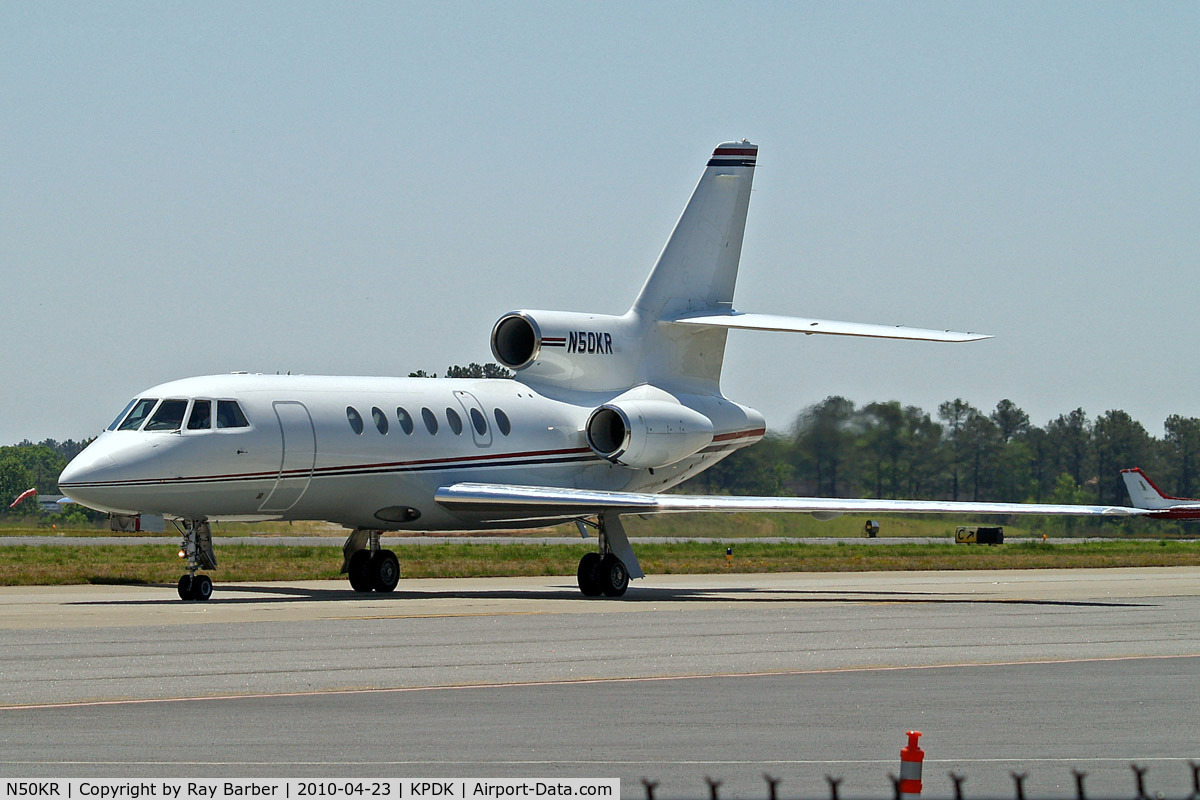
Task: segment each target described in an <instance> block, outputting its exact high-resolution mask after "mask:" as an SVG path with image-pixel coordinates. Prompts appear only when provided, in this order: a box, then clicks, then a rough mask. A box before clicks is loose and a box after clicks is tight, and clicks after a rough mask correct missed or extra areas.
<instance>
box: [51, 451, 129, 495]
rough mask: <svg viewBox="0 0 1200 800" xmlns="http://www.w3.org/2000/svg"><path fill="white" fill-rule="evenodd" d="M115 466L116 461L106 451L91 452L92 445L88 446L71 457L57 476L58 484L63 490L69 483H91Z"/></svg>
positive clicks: (100, 478)
mask: <svg viewBox="0 0 1200 800" xmlns="http://www.w3.org/2000/svg"><path fill="white" fill-rule="evenodd" d="M115 466H117V462H116V461H113V458H112V456H110V455H109V454H108V453H106V452H103V451H100V452H92V447H88V448H87V449H85V450H84V451H83V452H82V453H80V454H79V455H77V456H75V457H74V458H73V459H71V463H70V464H67V466H66V468H65V469H64V470H63V471H62V473H61V474H60V475H59V476H58V484H59V486H60V487H62V488H63V489H64V490H65V489H66V488H67V486H69V485H70V484H76V483H93V482H95V481H97V480H102V479H103V477H102V475H103V473H104V472H105V471H107V470H111V469H112V468H113V467H115ZM72 499H73V498H72Z"/></svg>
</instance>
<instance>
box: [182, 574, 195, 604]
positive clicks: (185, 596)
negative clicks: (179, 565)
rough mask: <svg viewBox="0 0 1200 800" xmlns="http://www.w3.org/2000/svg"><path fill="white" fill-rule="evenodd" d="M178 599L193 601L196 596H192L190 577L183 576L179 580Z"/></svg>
mask: <svg viewBox="0 0 1200 800" xmlns="http://www.w3.org/2000/svg"><path fill="white" fill-rule="evenodd" d="M179 599H180V600H195V599H196V596H195V595H194V594H192V576H191V575H183V576H181V577H180V578H179Z"/></svg>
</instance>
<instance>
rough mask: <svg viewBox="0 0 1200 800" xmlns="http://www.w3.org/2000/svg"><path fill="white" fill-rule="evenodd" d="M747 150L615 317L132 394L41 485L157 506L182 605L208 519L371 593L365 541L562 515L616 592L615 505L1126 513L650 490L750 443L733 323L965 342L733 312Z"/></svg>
mask: <svg viewBox="0 0 1200 800" xmlns="http://www.w3.org/2000/svg"><path fill="white" fill-rule="evenodd" d="M757 154H758V148H757V146H756V145H753V144H750V143H749V142H746V141H741V142H726V143H724V144H721V145H719V146H718V147H717V148H716V150H714V151H713V154H712V158H711V159H710V160H709V161H708V164H707V165H706V166H705V169H704V174H703V175H702V176H701V178H700V182H699V183H698V184H697V186H696V189H695V191H694V192H692V197H691V199H690V200H689V201H688V204H687V207H686V208H685V209H684V211H683V215H682V216H681V217H680V218H679V221H678V222H677V223H676V225H675V230H674V231H673V232H672V233H671V237H670V239H668V241H667V244H666V246H665V247H664V248H663V251H662V254H661V255H660V256H659V258H658V262H657V263H656V264H655V265H654V269H653V270H652V271H651V273H650V276H649V278H647V280H646V283H645V285H644V286H643V287H642V290H641V292H640V293H639V294H638V296H637V299H636V300H635V301H634V303H633V306H632V308H630V309H629V311H627V312H626V313H624V314H622V315H620V316H611V315H607V314H593V313H575V312H565V311H513V312H510V313H507V314H504V315H503V316H502V317H500V319H499V320H498V321H497V322H496V324H495V325H494V326H493V328H492V334H491V347H492V353H493V354H494V355H495V358H496V360H497V361H499V362H500V363H501V364H503V365H504V366H506V367H508V368H509V369H511V370H513V372H514V373H515V376H516V379H515V380H507V379H481V380H474V379H441V380H438V379H432V380H431V379H428V378H363V377H310V376H302V375H248V374H233V375H214V376H207V377H201V378H187V379H185V380H179V381H172V382H170V383H164V384H161V385H159V386H155V387H153V388H151V389H147V390H146V391H144V392H142V393H140V394H139V395H138V396H137V397H135V398H134V399H133V400H131V401H130V403H129V405H128V406H127V407H126V408H125V409H124V410H123V411H122V412H121V413H120V414H118V415H117V418H116V419H115V420H114V421H113V423H112V425H110V426H109V427H108V429H107V430H106V431H104V432H103V433H102V434H101V435H100V436H99V437H98V438H97V439H96V440H95V441H94V442H93V443H92V444H91V445H90V446H88V448H87V449H86V450H85V451H84V452H83V453H81V454H80V455H79V456H78V457H76V458H75V460H73V461H72V462H71V463H70V465H68V466H67V468H66V469H65V470H64V471H63V473H62V476H61V477H60V478H59V486H60V487H61V488H62V491H63V492H64V493H66V494H67V496H69V497H70V498H71V499H72V500H75V501H77V502H79V503H82V504H83V505H86V506H89V507H91V508H94V509H98V510H101V511H108V512H111V513H113V514H121V515H136V514H158V515H164V516H166V517H168V518H170V519H173V520H176V521H177V522H178V523H179V525H180V528H181V531H182V533H183V543H182V546H181V549H180V552H181V555H182V556H184V557H186V559H187V573H186V574H184V575H183V576H182V577H181V578H180V581H179V595H180V597H182V598H184V599H194V600H207V599H208V598H209V597H210V596H211V594H212V580H211V579H210V578H209V577H208V576H207V575H205V574H202V573H199V570H201V569H209V570H211V569H214V568H215V567H216V563H217V562H216V557H215V553H214V551H213V546H212V535H211V531H210V529H209V522H210V521H214V520H244V521H261V520H327V521H330V522H335V523H339V524H341V525H345V526H347V527H349V528H351V529H352V530H353V533H352V534H351V535H350V537H349V538H348V540H347V541H346V545H345V547H344V556H345V558H344V561H343V565H342V571H343V572H344V573H348V576H349V579H350V584H351V586H352V587H353V588H354V589H356V590H358V591H364V592H366V591H376V592H390V591H392V590H393V589H394V588H395V587H396V584H397V581H398V579H399V576H400V565H399V562H398V560H397V558H396V555H395V554H394V553H393V552H391V551H389V550H384V549H382V548H381V547H380V535H381V533H382V532H384V531H404V530H422V531H433V530H464V529H478V528H499V527H514V528H515V527H520V528H527V527H530V526H541V525H552V524H556V523H560V522H563V521H574V522H575V523H576V524H577V525H578V526H579V530H580V532H581V533H582V534H583V535H585V536H586V535H587V531H588V529H589V528H591V529H594V530H595V531H596V532H597V539H598V542H599V547H598V550H597V552H593V553H588V554H587V555H585V556H584V557H583V558H582V559H581V560H580V562H579V570H578V580H579V589H580V591H582V592H583V594H585V595H588V596H599V595H607V596H610V597H616V596H620V595H622V594H624V593H625V590H626V588H627V586H628V585H629V579H630V578H640V577H642V576H643V573H642V569H641V566H640V565H639V564H638V560H637V556H636V555H634V552H633V548H632V547H631V546H630V543H629V539H628V538H627V536H626V535H625V530H624V528H623V527H622V525H621V516H622V515H624V514H653V513H660V512H683V511H802V512H808V513H811V514H813V515H814V516H817V517H820V518H826V519H827V518H832V517H835V516H837V515H839V514H843V513H878V512H885V513H886V512H903V513H913V512H928V513H946V512H952V513H959V514H969V513H983V514H1078V515H1128V514H1140V513H1145V512H1144V511H1140V510H1138V509H1131V508H1119V507H1106V506H1052V505H1030V504H1012V503H950V502H937V501H916V500H846V499H827V498H811V497H804V498H801V497H709V496H696V495H683V494H662V492H664V491H666V490H667V489H670V488H672V487H674V486H677V485H678V484H680V483H682V482H683V481H685V480H687V479H688V478H691V477H692V476H694V475H696V474H698V473H700V472H702V471H703V470H705V469H707V468H709V467H711V466H712V465H713V464H715V463H717V462H718V461H720V460H721V459H722V458H725V457H726V456H728V455H729V454H730V453H732V452H734V451H735V450H737V449H738V448H741V447H746V446H748V445H751V444H754V443H755V442H757V441H758V440H759V439H761V438H762V436H763V434H764V433H765V430H766V426H765V423H764V420H763V417H762V415H761V414H759V413H758V412H757V411H755V410H754V409H752V408H748V407H746V406H743V405H740V404H738V403H735V402H734V401H732V400H729V399H727V398H725V397H724V396H723V395H722V394H721V388H720V377H721V363H722V359H723V358H724V353H725V339H726V336H727V335H728V332H729V330H730V329H731V328H733V329H745V330H760V331H789V332H796V333H805V334H832V335H839V336H866V337H878V338H886V339H913V340H923V341H934V342H967V341H972V340H977V339H984V338H987V337H986V336H982V335H978V334H972V333H956V332H953V331H939V330H922V329H916V328H905V327H892V326H885V325H869V324H859V323H849V322H834V321H830V320H821V319H802V318H797V317H784V316H775V315H770V314H748V313H741V312H738V311H735V310H734V309H733V290H734V283H735V281H736V279H737V271H738V260H739V257H740V255H741V249H742V234H743V231H744V229H745V223H746V211H747V208H748V206H749V203H750V185H751V182H752V181H753V178H754V162H755V158H756V156H757Z"/></svg>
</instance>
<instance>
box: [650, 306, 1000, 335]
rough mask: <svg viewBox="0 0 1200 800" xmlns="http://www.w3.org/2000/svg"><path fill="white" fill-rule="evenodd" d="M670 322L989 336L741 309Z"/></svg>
mask: <svg viewBox="0 0 1200 800" xmlns="http://www.w3.org/2000/svg"><path fill="white" fill-rule="evenodd" d="M669 322H672V323H676V324H679V325H703V326H708V327H715V328H735V329H738V330H748V331H786V332H790V333H806V334H814V333H820V334H825V335H828V336H865V337H869V338H872V339H909V340H915V341H923V342H975V341H979V340H980V339H991V338H992V337H991V336H989V335H988V334H984V333H963V332H959V331H938V330H932V329H929V328H907V327H904V326H903V325H877V324H874V323H867V322H839V321H837V320H832V319H809V318H807V317H788V316H781V315H779V314H743V313H742V312H740V311H730V312H727V313H719V314H713V313H711V312H707V311H706V312H700V313H695V314H684V315H683V316H679V317H676V318H675V319H672V320H669Z"/></svg>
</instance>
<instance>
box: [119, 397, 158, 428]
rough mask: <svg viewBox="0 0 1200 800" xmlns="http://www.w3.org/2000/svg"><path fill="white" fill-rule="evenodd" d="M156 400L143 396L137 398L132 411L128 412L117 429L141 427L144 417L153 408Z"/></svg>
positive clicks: (148, 414)
mask: <svg viewBox="0 0 1200 800" xmlns="http://www.w3.org/2000/svg"><path fill="white" fill-rule="evenodd" d="M156 403H158V400H156V399H152V398H149V397H144V398H142V399H141V400H138V401H137V403H135V404H134V406H133V411H130V412H129V416H127V417H126V418H125V421H124V422H122V423H121V425H120V426H119V427H118V428H117V430H119V431H136V430H137V429H138V428H140V427H141V425H142V423H143V422H144V421H145V420H146V417H148V416H150V412H151V411H152V410H153V409H154V406H155V404H156Z"/></svg>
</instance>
